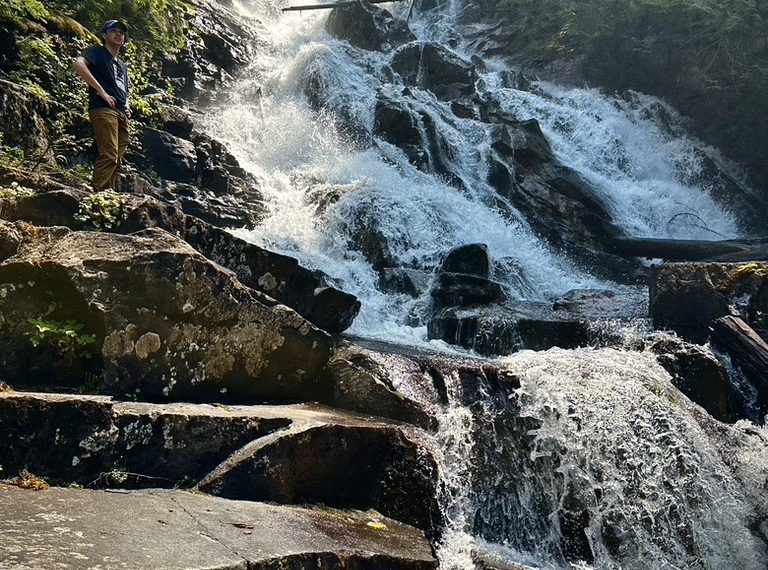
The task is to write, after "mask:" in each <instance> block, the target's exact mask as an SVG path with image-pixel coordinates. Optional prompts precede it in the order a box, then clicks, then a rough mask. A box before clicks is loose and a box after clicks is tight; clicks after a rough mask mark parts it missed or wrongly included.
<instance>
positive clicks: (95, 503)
mask: <svg viewBox="0 0 768 570" xmlns="http://www.w3.org/2000/svg"><path fill="white" fill-rule="evenodd" d="M0 535H2V536H3V540H2V541H0V560H2V562H0V567H2V568H14V569H18V570H22V569H27V570H32V569H33V568H57V567H61V566H63V565H67V566H66V567H69V568H82V569H85V568H97V567H98V568H102V569H104V570H111V569H118V568H134V569H136V570H142V569H151V568H152V569H153V568H165V569H167V570H175V569H178V570H181V569H198V568H199V569H204V568H217V569H221V570H230V569H232V570H234V569H242V570H246V569H248V568H260V569H278V568H279V569H281V570H303V569H305V568H308V567H310V565H311V567H317V568H320V567H322V568H330V567H332V568H339V569H349V570H352V569H355V570H364V569H371V570H382V569H384V568H387V569H391V570H422V569H424V570H426V569H433V568H437V561H436V560H435V559H434V557H433V555H432V552H431V549H430V546H429V543H428V542H427V541H426V540H425V538H424V536H423V534H422V533H421V532H419V531H417V530H416V529H413V528H412V527H408V526H406V525H403V524H401V523H398V522H396V521H393V520H389V519H386V518H384V517H381V516H380V515H376V514H368V513H360V512H354V511H339V510H333V509H325V508H312V509H309V508H300V507H286V506H278V505H265V504H259V503H249V502H242V501H227V500H223V499H218V498H215V497H205V496H195V495H192V494H190V493H186V492H183V491H144V492H125V493H115V492H103V491H88V490H76V489H59V488H50V489H46V490H43V491H36V492H32V491H24V490H20V489H17V488H13V487H9V486H4V485H0Z"/></svg>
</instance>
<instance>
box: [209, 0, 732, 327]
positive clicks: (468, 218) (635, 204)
mask: <svg viewBox="0 0 768 570" xmlns="http://www.w3.org/2000/svg"><path fill="white" fill-rule="evenodd" d="M252 6H253V8H252V9H254V10H257V11H258V16H259V17H260V18H261V19H262V20H264V21H265V23H266V29H267V30H268V31H267V32H265V35H264V36H263V37H262V38H261V39H262V40H264V42H265V45H264V46H262V47H260V49H259V50H258V54H257V60H256V61H255V62H254V64H253V66H252V69H251V70H250V74H249V75H248V79H246V80H244V81H242V82H241V85H240V86H239V88H238V89H237V90H235V92H234V93H232V94H231V97H230V98H229V100H228V101H226V103H225V104H224V105H223V106H220V107H218V108H215V109H212V110H211V111H210V113H209V114H208V116H207V120H206V123H207V129H208V130H209V131H210V132H211V133H212V134H214V135H215V136H216V137H217V138H219V139H221V140H223V141H224V142H225V143H226V144H227V145H228V147H229V148H230V149H231V150H232V151H233V153H234V154H235V155H236V156H237V158H238V159H239V160H240V162H241V164H242V165H243V167H245V168H246V169H247V170H249V171H250V172H252V173H253V174H254V175H255V176H256V177H257V179H258V180H259V182H260V188H261V191H262V193H263V194H264V196H265V198H266V201H267V203H268V208H269V214H268V216H267V218H266V219H265V221H264V223H263V224H261V225H260V226H259V227H258V228H256V229H255V230H253V231H247V232H246V231H241V232H239V233H238V235H239V236H240V237H243V238H245V239H247V240H249V241H252V242H254V243H258V244H260V245H264V246H267V247H269V248H271V249H273V250H277V251H280V252H283V253H286V254H288V255H292V256H294V257H297V258H298V259H299V260H300V261H301V262H302V263H303V264H304V265H306V266H309V267H311V268H316V269H320V270H322V271H324V272H325V273H327V274H329V275H330V276H332V277H333V278H334V279H336V280H337V281H338V283H339V285H340V286H341V287H342V288H344V289H345V290H347V291H349V292H351V293H353V294H355V295H357V296H358V297H359V298H360V299H361V301H362V306H363V309H362V312H361V314H360V315H359V317H358V318H357V319H356V321H355V324H354V325H353V328H352V329H351V331H350V332H352V333H357V334H362V335H366V336H370V337H376V338H385V339H389V340H401V341H406V342H421V340H423V338H424V336H425V330H424V329H423V328H417V329H413V328H409V327H408V326H406V325H405V324H404V323H405V322H406V320H407V315H408V314H409V313H412V312H414V311H418V308H419V307H420V306H423V305H424V303H425V301H426V299H419V300H413V299H410V298H408V297H405V296H400V295H387V294H384V293H382V292H381V291H380V290H379V286H378V280H379V277H378V275H377V274H376V273H375V272H374V271H373V270H372V269H371V267H370V265H369V263H368V262H367V261H366V260H365V258H364V257H363V255H362V254H360V253H359V252H358V251H355V248H353V247H350V239H351V236H352V235H354V233H355V230H356V228H357V226H359V225H361V224H362V225H369V223H370V222H371V221H372V222H373V223H372V224H370V225H371V226H372V227H375V228H377V229H378V230H379V231H381V232H382V233H383V234H384V235H386V237H387V242H388V245H389V247H390V249H391V254H392V255H393V257H394V258H395V259H396V261H397V262H398V263H400V264H401V265H402V266H405V267H414V268H418V269H421V270H425V271H426V272H430V271H431V269H432V268H433V267H434V266H435V264H436V263H437V261H438V260H439V254H441V253H443V252H445V251H447V250H449V249H450V248H452V247H455V246H458V245H463V244H467V243H485V244H487V245H488V247H489V251H490V254H491V256H492V257H493V258H494V259H495V260H497V261H499V260H503V262H502V265H503V264H507V265H508V266H511V267H514V268H515V271H513V273H514V274H515V275H519V274H520V273H522V274H523V275H524V279H523V280H520V279H512V278H510V279H509V280H508V282H506V283H505V284H506V286H507V289H508V291H507V292H508V294H509V295H510V296H511V297H512V298H528V299H546V298H549V297H551V296H553V295H557V294H561V293H564V292H566V291H568V290H570V289H574V288H586V287H600V286H601V284H600V283H599V282H598V280H597V279H594V278H592V277H591V276H589V275H585V274H584V273H583V272H581V271H579V270H577V269H576V268H575V267H574V266H573V265H571V264H570V263H568V262H567V261H564V260H563V259H562V258H560V257H558V256H557V255H555V254H554V253H552V252H551V251H550V250H548V248H547V247H546V245H545V244H543V243H541V242H540V241H539V240H538V239H537V238H536V237H535V236H534V235H533V234H532V232H531V231H530V229H529V228H528V225H527V223H526V221H525V220H524V219H523V218H522V216H518V217H514V219H510V216H509V215H506V216H505V215H502V214H501V213H500V212H499V210H498V209H497V208H496V207H494V200H497V199H498V196H497V195H496V194H495V192H494V191H493V190H492V189H490V188H489V187H488V185H487V183H486V177H487V172H488V164H487V158H488V155H489V152H490V151H489V149H490V142H489V141H490V140H491V139H490V133H489V127H488V125H486V124H483V123H479V122H477V121H474V120H471V119H460V118H457V117H455V116H453V114H452V112H451V111H450V107H449V106H448V105H447V104H446V103H443V102H440V101H437V100H436V99H435V98H434V97H433V96H431V94H429V93H428V92H423V91H420V90H418V89H413V90H412V91H413V96H412V98H411V99H410V100H409V102H408V104H409V105H411V106H415V107H416V109H417V110H418V111H419V112H421V113H425V114H428V115H429V116H430V117H432V119H433V120H434V122H435V123H436V125H437V126H438V128H439V129H440V131H441V133H443V135H444V136H445V139H446V140H447V141H448V144H449V145H450V146H451V147H452V151H453V152H452V155H453V156H454V157H455V158H454V159H453V164H452V169H453V170H454V172H456V173H457V176H458V178H459V179H460V180H461V181H462V183H463V186H464V187H465V188H464V189H462V190H459V189H457V188H456V187H455V186H452V185H450V184H448V183H447V182H446V181H445V180H443V179H441V178H439V177H436V176H433V175H429V174H425V173H424V172H421V171H419V170H417V169H416V168H415V167H414V166H412V165H411V164H409V162H408V160H407V158H406V157H405V155H404V154H403V152H402V151H400V150H399V149H397V148H395V147H393V146H392V145H389V144H388V143H386V142H383V141H376V142H375V144H373V145H370V144H363V145H362V148H361V144H360V143H359V138H360V137H357V138H358V140H350V137H349V136H348V133H341V132H339V127H338V125H339V124H340V123H344V122H346V123H352V124H354V127H355V128H356V129H358V130H359V131H360V132H363V133H367V135H365V136H368V135H369V134H370V132H371V130H372V127H373V120H374V119H373V117H374V107H375V102H376V93H377V90H378V89H381V90H382V92H385V93H389V94H390V95H392V96H393V97H397V96H398V88H397V83H396V82H397V79H393V78H392V74H391V72H387V70H386V68H387V64H388V58H389V56H388V55H387V54H382V53H378V52H376V53H374V52H365V51H362V50H357V49H354V48H350V47H349V46H348V45H346V44H344V43H342V42H339V41H338V40H336V39H334V38H332V37H330V36H329V35H328V34H327V33H326V32H325V31H324V29H323V23H324V20H325V18H326V17H327V14H326V13H323V12H322V11H316V12H308V13H305V14H302V15H298V14H292V15H285V16H282V17H280V16H275V15H274V14H275V12H276V10H275V9H274V6H271V5H269V6H265V5H264V6H261V7H255V6H256V5H252ZM413 28H414V29H415V30H416V31H417V33H422V34H428V35H430V36H432V37H435V36H437V37H441V36H443V35H445V36H450V35H451V34H450V32H445V30H446V29H449V28H446V25H445V22H443V23H441V24H440V25H430V26H419V25H418V22H414V24H413ZM419 30H421V31H420V32H419ZM440 30H443V32H440ZM496 67H498V65H496ZM309 77H312V78H314V80H318V78H319V81H320V82H321V83H322V88H321V89H322V92H323V97H324V101H325V106H324V109H325V110H324V111H320V112H318V111H315V110H313V109H312V107H311V106H310V104H309V102H308V97H307V95H306V93H307V92H308V91H312V87H311V86H308V83H309V81H310V80H309V79H308V78H309ZM392 81H395V83H392ZM481 83H482V85H484V86H485V87H484V89H485V93H484V96H492V97H493V98H495V99H496V100H498V101H499V103H500V104H502V105H503V107H504V108H505V110H507V111H508V112H511V113H515V114H516V115H518V116H520V118H523V119H525V118H530V117H536V118H538V119H539V120H540V121H541V122H542V125H543V128H544V131H545V133H546V134H547V135H548V137H549V139H550V140H551V141H552V144H553V148H554V150H555V151H556V153H557V154H558V156H559V157H560V158H561V159H562V160H563V161H564V162H565V163H566V164H568V165H570V166H572V167H574V168H576V169H577V170H579V171H580V172H582V173H583V174H584V175H585V176H586V177H587V178H589V180H590V181H592V182H593V183H594V185H595V186H596V187H597V188H598V189H599V190H600V191H601V192H603V194H604V199H605V201H606V203H607V205H608V207H609V208H610V209H611V211H612V213H613V215H614V216H615V218H616V221H617V223H619V224H620V225H622V226H623V227H624V228H625V229H626V230H627V231H628V232H629V233H631V234H635V235H644V236H655V237H661V236H674V237H690V238H694V237H712V236H713V235H716V234H717V235H726V236H733V235H735V233H737V231H736V223H735V221H734V220H733V218H732V216H730V214H728V213H727V212H724V211H723V210H722V208H719V207H718V206H717V205H716V204H715V203H714V201H713V200H712V199H711V198H710V197H709V195H708V192H707V189H706V188H696V187H692V186H690V185H685V184H683V183H681V182H678V181H677V179H678V178H680V176H679V174H680V168H682V167H681V164H684V165H687V166H686V167H687V168H688V169H689V170H690V169H691V168H694V166H691V164H693V162H695V161H694V160H693V159H689V158H686V157H689V156H693V155H694V154H695V148H694V147H693V145H692V143H691V142H690V141H689V140H688V139H686V138H684V137H677V138H675V137H674V136H673V135H669V134H665V133H664V132H663V130H662V129H661V128H660V127H658V128H657V127H655V126H654V125H655V123H654V122H653V121H652V120H651V119H645V118H641V115H642V112H641V111H642V109H640V108H639V107H638V106H637V105H635V106H632V105H629V104H623V103H619V102H617V101H615V100H612V99H608V98H605V97H603V96H601V95H599V94H598V93H596V92H593V91H564V90H562V89H559V88H557V87H555V86H552V85H541V86H540V90H539V93H538V94H534V93H528V92H522V91H517V90H514V89H506V88H502V87H500V85H499V81H498V72H491V73H488V74H486V75H485V76H484V77H483V81H482V82H481ZM651 104H652V103H644V105H646V106H649V105H651ZM342 109H343V113H344V120H343V121H340V120H339V116H338V114H337V113H338V112H339V111H340V110H342ZM665 137H666V138H665ZM363 138H364V137H363ZM585 141H586V142H585ZM676 177H677V178H676ZM688 178H691V177H690V176H688ZM319 204H320V205H319ZM694 214H695V215H694ZM702 228H706V229H702ZM495 278H496V279H498V280H500V281H502V282H504V281H505V279H507V277H506V276H505V275H501V274H499V275H496V276H495Z"/></svg>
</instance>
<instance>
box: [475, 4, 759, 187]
mask: <svg viewBox="0 0 768 570" xmlns="http://www.w3.org/2000/svg"><path fill="white" fill-rule="evenodd" d="M478 8H479V10H480V12H481V14H482V16H483V17H485V18H488V19H490V17H491V15H492V14H493V15H494V18H495V21H498V18H499V15H500V14H503V17H504V21H505V24H504V26H505V42H506V46H505V47H504V51H505V53H507V54H510V55H512V56H513V57H514V56H516V55H517V56H522V57H523V58H524V60H525V61H526V62H527V63H528V64H532V66H533V67H538V68H543V67H545V66H547V65H548V64H551V63H553V62H556V61H560V62H562V61H563V60H566V61H571V62H574V63H575V64H576V65H577V67H578V73H579V75H580V76H581V77H583V79H585V80H586V81H587V82H589V83H590V84H593V85H598V86H601V87H603V88H606V89H609V90H624V89H635V90H638V91H642V92H645V93H651V94H654V95H658V96H661V97H663V98H665V99H667V100H668V101H669V102H670V103H672V104H673V105H674V106H676V107H677V108H678V109H679V110H681V111H682V112H683V113H685V114H687V115H689V116H690V117H692V118H693V119H694V120H695V121H696V123H697V128H698V129H699V131H700V133H701V134H702V135H703V136H705V138H707V139H708V140H710V141H712V142H713V143H714V144H716V145H718V146H720V147H722V149H723V151H725V152H726V153H727V154H729V155H730V156H732V157H734V158H737V159H740V160H743V161H745V162H746V163H747V164H748V165H749V166H750V167H751V168H752V169H753V170H754V172H755V173H756V174H758V175H759V176H761V177H763V178H764V179H768V163H766V162H765V160H764V158H765V156H766V153H768V138H766V137H765V132H766V129H768V97H765V93H767V92H768V0H500V1H495V0H480V1H479V2H478Z"/></svg>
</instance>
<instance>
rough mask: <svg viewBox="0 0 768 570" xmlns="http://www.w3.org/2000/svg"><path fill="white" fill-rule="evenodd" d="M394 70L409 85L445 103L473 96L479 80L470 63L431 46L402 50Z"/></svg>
mask: <svg viewBox="0 0 768 570" xmlns="http://www.w3.org/2000/svg"><path fill="white" fill-rule="evenodd" d="M392 69H393V70H394V71H396V72H397V73H398V74H400V76H401V78H402V80H403V82H404V83H405V84H406V85H413V86H417V87H421V88H423V89H428V90H430V91H432V92H433V93H434V94H435V95H436V96H437V97H438V98H440V99H445V100H452V99H460V98H462V97H467V96H469V95H472V94H473V93H474V90H475V81H476V80H477V72H476V71H475V68H474V66H473V65H472V64H471V63H470V62H468V61H466V60H464V59H463V58H461V57H459V56H458V55H456V54H454V53H453V52H451V51H449V50H447V49H446V48H444V47H442V46H440V45H438V44H434V43H431V42H413V43H410V44H407V45H405V46H402V47H401V48H399V49H398V50H397V51H396V52H395V54H394V55H393V57H392Z"/></svg>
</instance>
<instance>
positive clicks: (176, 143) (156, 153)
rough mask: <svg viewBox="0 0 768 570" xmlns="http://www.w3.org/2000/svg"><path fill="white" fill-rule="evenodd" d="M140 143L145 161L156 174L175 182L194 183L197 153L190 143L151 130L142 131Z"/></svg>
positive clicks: (165, 133) (168, 134)
mask: <svg viewBox="0 0 768 570" xmlns="http://www.w3.org/2000/svg"><path fill="white" fill-rule="evenodd" d="M141 141H142V145H143V148H144V153H145V156H146V159H147V161H148V163H149V165H150V167H151V168H152V169H153V170H154V171H155V172H157V174H159V175H160V176H162V177H163V178H167V179H168V180H173V181H175V182H194V180H195V168H196V165H197V151H196V150H195V145H193V144H192V143H191V142H190V141H188V140H185V139H182V138H179V137H177V136H174V135H172V134H171V133H167V132H165V131H158V130H157V129H152V128H145V129H144V132H143V133H142V135H141Z"/></svg>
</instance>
